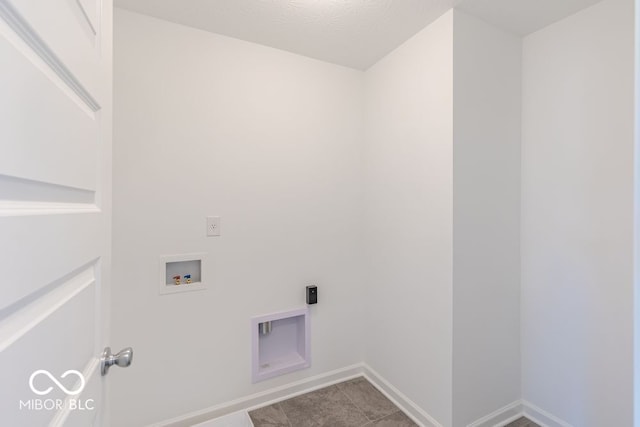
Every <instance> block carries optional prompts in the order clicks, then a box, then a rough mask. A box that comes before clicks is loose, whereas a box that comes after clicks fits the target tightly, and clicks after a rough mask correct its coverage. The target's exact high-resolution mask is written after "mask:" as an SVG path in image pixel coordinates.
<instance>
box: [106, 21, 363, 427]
mask: <svg viewBox="0 0 640 427" xmlns="http://www.w3.org/2000/svg"><path fill="white" fill-rule="evenodd" d="M116 12H117V13H116V17H115V113H116V114H115V137H114V139H115V153H114V168H115V174H114V204H115V209H114V241H113V244H114V248H113V250H114V289H113V337H114V339H113V342H112V346H113V347H114V348H120V347H124V346H128V345H131V346H133V347H134V349H135V362H134V364H133V365H132V366H131V367H130V368H129V369H127V370H126V371H119V372H114V373H113V374H111V375H110V378H109V381H110V382H111V385H112V390H111V391H112V393H111V396H112V398H113V399H112V402H111V404H112V413H113V419H112V424H113V425H117V426H134V425H136V426H138V425H144V424H148V423H151V422H154V421H159V420H164V419H167V418H170V417H173V416H177V415H182V414H185V413H188V412H190V411H194V410H199V409H203V408H207V407H210V406H212V405H215V404H219V403H222V402H227V401H229V400H231V399H234V398H237V397H240V396H244V395H247V394H250V393H255V392H257V391H260V390H264V389H266V388H271V387H274V386H276V385H280V384H285V383H289V382H291V381H295V380H298V379H301V378H304V377H308V376H311V375H314V374H319V373H322V372H325V371H329V370H332V369H336V368H340V367H344V366H347V365H350V364H353V363H357V362H360V361H362V360H363V344H362V337H361V331H362V326H363V325H362V317H363V313H362V304H361V302H362V292H361V283H362V280H361V271H362V265H361V258H360V257H361V251H360V248H361V206H362V200H361V194H362V193H361V139H362V73H361V72H358V71H354V70H351V69H347V68H343V67H339V66H336V65H330V64H327V63H323V62H320V61H316V60H312V59H308V58H304V57H301V56H297V55H294V54H290V53H286V52H282V51H278V50H275V49H271V48H267V47H263V46H259V45H256V44H251V43H247V42H242V41H238V40H234V39H230V38H226V37H222V36H216V35H213V34H210V33H206V32H203V31H199V30H195V29H190V28H187V27H182V26H179V25H175V24H171V23H167V22H163V21H160V20H156V19H153V18H149V17H146V16H143V15H137V14H133V13H130V12H125V11H121V10H117V11H116ZM207 215H219V216H221V217H222V236H221V237H219V238H206V237H205V235H204V233H205V216H207ZM199 251H204V252H207V253H208V254H209V260H210V264H209V265H207V266H206V269H205V273H206V274H207V275H208V276H209V278H210V280H209V283H208V285H209V289H208V290H206V291H200V292H190V293H184V294H176V295H171V296H159V295H158V294H157V282H156V281H157V280H158V278H157V276H158V263H159V256H160V255H161V254H176V253H188V252H199ZM312 282H313V283H317V284H318V285H319V304H318V305H317V306H314V307H312V310H311V312H312V320H311V322H312V323H311V327H312V331H313V332H312V334H313V335H312V357H313V360H312V367H311V368H310V369H307V370H304V371H299V372H297V373H294V374H290V375H285V376H282V377H278V378H276V379H273V380H268V381H265V382H262V383H259V384H257V385H252V384H251V379H250V373H251V369H250V354H251V350H250V327H249V326H250V325H249V319H250V317H251V316H255V315H260V314H265V313H270V312H273V311H279V310H283V309H289V308H293V307H299V306H302V305H304V301H305V300H304V286H305V285H306V284H309V283H312Z"/></svg>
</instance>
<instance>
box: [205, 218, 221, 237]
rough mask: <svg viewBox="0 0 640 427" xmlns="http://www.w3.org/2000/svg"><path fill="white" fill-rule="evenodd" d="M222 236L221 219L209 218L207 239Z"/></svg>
mask: <svg viewBox="0 0 640 427" xmlns="http://www.w3.org/2000/svg"><path fill="white" fill-rule="evenodd" d="M219 235H220V217H219V216H208V217H207V237H215V236H219Z"/></svg>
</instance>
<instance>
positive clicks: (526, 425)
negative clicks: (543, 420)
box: [504, 417, 540, 427]
mask: <svg viewBox="0 0 640 427" xmlns="http://www.w3.org/2000/svg"><path fill="white" fill-rule="evenodd" d="M504 427H540V426H539V425H538V424H536V423H534V422H533V421H531V420H528V419H526V418H525V417H521V418H518V419H517V420H515V421H513V422H511V423H509V424H507V425H506V426H504Z"/></svg>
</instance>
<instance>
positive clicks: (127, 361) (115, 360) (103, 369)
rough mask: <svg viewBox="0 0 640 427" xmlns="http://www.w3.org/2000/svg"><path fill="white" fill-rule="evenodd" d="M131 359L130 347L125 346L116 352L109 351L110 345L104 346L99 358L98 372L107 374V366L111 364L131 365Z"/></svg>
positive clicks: (123, 366) (131, 351) (131, 350)
mask: <svg viewBox="0 0 640 427" xmlns="http://www.w3.org/2000/svg"><path fill="white" fill-rule="evenodd" d="M131 361H133V349H132V348H131V347H127V348H125V349H124V350H121V351H120V352H118V353H116V354H112V353H111V347H106V348H105V349H104V351H103V352H102V357H101V358H100V373H101V374H102V376H105V375H107V374H108V373H109V368H110V367H112V366H113V365H117V366H120V367H121V368H126V367H128V366H129V365H131Z"/></svg>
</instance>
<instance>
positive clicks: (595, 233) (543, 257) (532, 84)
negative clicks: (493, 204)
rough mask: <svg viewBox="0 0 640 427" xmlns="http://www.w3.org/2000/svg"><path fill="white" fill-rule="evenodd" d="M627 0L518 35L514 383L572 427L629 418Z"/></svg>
mask: <svg viewBox="0 0 640 427" xmlns="http://www.w3.org/2000/svg"><path fill="white" fill-rule="evenodd" d="M633 17H634V13H633V2H632V1H631V0H604V1H602V2H601V3H598V4H596V5H595V6H593V7H591V8H589V9H586V10H584V11H582V12H580V13H578V14H576V15H574V16H572V17H569V18H567V19H565V20H563V21H561V22H558V23H556V24H554V25H552V26H550V27H547V28H545V29H543V30H541V31H539V32H537V33H534V34H532V35H530V36H528V37H526V38H525V39H524V51H523V145H522V362H523V364H522V379H523V397H524V399H525V400H526V401H528V402H530V403H532V404H534V405H536V406H538V407H540V408H542V409H544V410H546V411H548V412H550V413H551V414H553V415H555V416H556V417H559V418H560V419H562V420H564V421H566V422H568V423H570V424H571V425H574V426H580V427H602V426H630V425H632V418H633V406H632V402H633V390H632V384H633V376H632V374H631V373H632V372H633V359H632V357H633V352H632V350H633V347H632V343H633V340H632V325H633V288H632V271H633V260H632V248H633V246H632V236H633V217H632V214H633V120H634V112H633V93H634V87H633Z"/></svg>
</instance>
